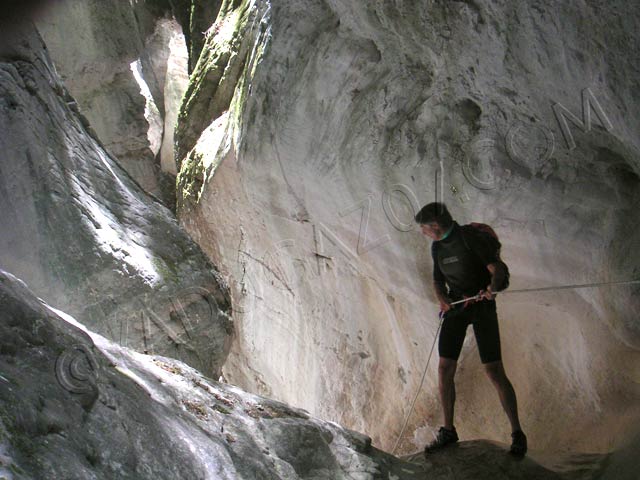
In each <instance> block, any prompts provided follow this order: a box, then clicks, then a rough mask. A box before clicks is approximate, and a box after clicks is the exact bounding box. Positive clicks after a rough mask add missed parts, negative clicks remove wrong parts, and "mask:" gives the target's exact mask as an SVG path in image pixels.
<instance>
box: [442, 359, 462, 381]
mask: <svg viewBox="0 0 640 480" xmlns="http://www.w3.org/2000/svg"><path fill="white" fill-rule="evenodd" d="M457 366H458V362H457V361H456V360H453V359H451V358H444V357H440V363H439V364H438V374H439V375H440V377H442V378H446V379H449V378H453V376H454V375H455V373H456V368H457Z"/></svg>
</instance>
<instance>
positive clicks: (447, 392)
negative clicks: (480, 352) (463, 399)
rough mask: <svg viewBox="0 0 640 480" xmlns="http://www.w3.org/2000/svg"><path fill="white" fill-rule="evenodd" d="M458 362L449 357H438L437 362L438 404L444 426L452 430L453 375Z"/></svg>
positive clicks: (454, 394)
mask: <svg viewBox="0 0 640 480" xmlns="http://www.w3.org/2000/svg"><path fill="white" fill-rule="evenodd" d="M457 367H458V362H457V361H455V360H452V359H450V358H443V357H440V363H439V364H438V387H439V389H440V404H441V405H442V410H443V413H444V428H446V429H448V430H453V411H454V406H455V403H456V386H455V383H454V377H455V374H456V368H457Z"/></svg>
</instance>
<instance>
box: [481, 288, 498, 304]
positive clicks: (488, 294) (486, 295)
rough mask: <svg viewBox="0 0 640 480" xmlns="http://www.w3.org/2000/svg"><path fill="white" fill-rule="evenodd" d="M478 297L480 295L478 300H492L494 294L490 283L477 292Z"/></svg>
mask: <svg viewBox="0 0 640 480" xmlns="http://www.w3.org/2000/svg"><path fill="white" fill-rule="evenodd" d="M478 297H480V298H479V299H478V301H480V300H493V299H494V298H496V294H495V293H493V290H491V285H489V286H488V287H487V289H486V290H480V291H479V292H478Z"/></svg>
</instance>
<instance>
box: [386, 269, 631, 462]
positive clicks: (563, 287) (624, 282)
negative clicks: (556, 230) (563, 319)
mask: <svg viewBox="0 0 640 480" xmlns="http://www.w3.org/2000/svg"><path fill="white" fill-rule="evenodd" d="M636 283H637V284H640V280H622V281H618V282H597V283H582V284H574V285H558V286H552V287H539V288H521V289H517V290H506V291H504V292H496V294H495V295H497V294H498V293H500V294H506V293H525V292H544V291H549V290H566V289H576V288H591V287H602V286H605V285H631V284H636ZM480 298H482V297H481V296H480V295H476V296H474V297H467V298H464V299H462V300H458V301H455V302H451V303H450V304H449V305H451V306H453V305H458V304H460V303H467V302H469V301H474V300H479V299H480ZM444 313H445V312H442V311H441V312H440V315H439V317H440V323H439V324H438V329H437V330H436V335H435V338H434V339H433V344H432V345H431V350H429V356H428V357H427V365H426V366H425V367H424V372H423V373H422V379H421V380H420V385H419V386H418V391H417V392H416V395H415V397H414V398H413V401H412V402H411V407H410V408H409V411H408V412H407V415H406V416H405V419H404V423H403V424H402V428H401V429H400V433H399V434H398V439H397V440H396V443H395V445H394V446H393V450H391V454H392V455H395V453H396V449H397V448H398V445H400V441H401V440H402V435H403V434H404V431H405V429H406V428H407V425H408V423H409V418H410V417H411V414H412V413H413V409H414V407H415V406H416V401H417V400H418V396H419V395H420V391H421V390H422V385H424V380H425V378H426V376H427V370H428V369H429V362H431V355H432V354H433V349H434V347H435V346H436V342H437V341H438V334H439V333H440V329H441V328H442V322H443V321H444Z"/></svg>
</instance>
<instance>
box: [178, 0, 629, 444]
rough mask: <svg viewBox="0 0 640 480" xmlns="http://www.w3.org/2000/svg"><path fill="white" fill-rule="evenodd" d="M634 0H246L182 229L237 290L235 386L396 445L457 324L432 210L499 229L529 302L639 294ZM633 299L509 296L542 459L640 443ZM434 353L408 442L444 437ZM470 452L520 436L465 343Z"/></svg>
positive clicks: (205, 101)
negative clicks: (449, 311) (436, 266)
mask: <svg viewBox="0 0 640 480" xmlns="http://www.w3.org/2000/svg"><path fill="white" fill-rule="evenodd" d="M639 19H640V11H639V10H638V8H637V7H635V6H631V5H629V4H628V3H625V2H616V1H614V2H597V1H594V2H587V3H585V2H563V3H561V4H560V3H558V2H551V1H536V2H524V1H519V2H507V1H498V2H496V1H491V2H489V1H460V2H440V1H428V2H411V1H397V2H383V1H373V2H352V1H341V0H326V1H321V0H308V1H304V2H292V1H279V2H263V1H248V0H247V1H226V2H223V5H222V7H221V10H220V14H219V16H218V18H217V20H216V23H215V25H214V27H213V28H212V29H211V34H210V35H209V36H208V37H207V39H206V42H205V44H204V47H203V50H202V53H201V56H200V58H199V60H198V62H197V64H196V66H195V68H194V70H193V72H192V74H191V77H190V85H189V87H188V89H187V92H186V94H185V97H184V101H183V105H182V108H181V114H180V118H179V121H178V127H177V130H176V135H177V136H176V142H177V144H176V146H177V153H178V162H179V169H180V171H179V174H178V217H179V219H180V222H181V224H182V225H183V226H184V227H185V228H186V229H187V231H188V232H189V233H190V234H191V236H192V237H193V238H194V239H195V240H196V241H197V242H198V243H199V244H200V245H201V246H202V248H203V249H204V250H205V252H206V253H207V254H208V256H209V258H211V259H212V261H213V262H214V263H215V264H216V265H218V266H219V268H220V269H221V272H222V273H223V275H225V276H226V278H228V279H229V284H230V288H231V295H232V303H233V307H234V312H235V320H236V322H237V333H238V335H237V337H236V339H235V342H234V344H233V346H232V349H231V354H230V356H229V359H228V361H227V363H226V364H225V366H224V368H223V371H224V373H225V375H226V378H228V379H229V381H231V382H232V383H236V384H238V385H241V386H242V387H243V388H246V389H249V390H250V391H253V392H258V393H261V394H267V395H270V396H273V397H275V398H278V399H280V400H283V401H286V402H288V403H290V404H293V405H297V406H300V407H303V408H305V409H307V410H309V411H310V412H312V413H314V414H315V415H318V416H320V417H322V418H326V419H330V420H333V421H336V422H340V423H342V424H344V425H348V426H349V427H351V428H354V429H357V430H364V431H367V432H368V433H369V434H370V435H371V436H372V437H373V441H374V444H377V445H380V446H382V447H384V448H387V449H391V448H392V447H393V445H394V444H395V442H396V440H397V437H398V435H399V431H400V428H401V425H402V422H403V419H404V417H405V415H406V414H407V413H408V408H409V404H410V402H411V401H412V399H413V398H414V395H415V394H416V392H417V389H418V386H419V382H420V378H421V375H422V372H423V370H424V368H425V364H426V362H427V356H428V352H429V349H430V347H431V345H432V343H433V341H434V338H435V335H436V332H437V328H438V307H437V302H436V300H435V297H434V294H433V291H432V287H431V269H432V263H431V258H430V254H429V241H428V240H427V239H426V238H425V237H423V236H421V235H420V233H419V231H418V229H417V227H416V225H415V223H414V222H413V215H414V214H415V213H416V212H417V211H418V209H419V208H420V207H421V206H422V205H424V204H425V203H428V202H430V201H433V200H434V199H436V198H437V199H441V200H443V201H445V202H446V203H447V204H448V205H449V207H450V210H451V211H452V213H453V215H454V217H455V219H456V220H458V221H459V222H460V223H468V222H471V221H480V222H484V223H488V224H490V225H492V226H493V227H494V228H495V230H496V231H497V233H498V235H499V236H500V239H501V241H502V243H503V249H502V251H503V258H504V259H505V261H506V262H507V263H508V265H509V267H510V269H511V274H512V277H511V290H512V291H515V290H521V289H530V288H536V287H548V286H566V285H582V284H590V283H601V282H613V281H622V280H631V279H636V280H637V279H638V274H639V273H640V257H638V255H637V254H636V253H635V252H637V249H638V247H639V246H640V228H638V222H637V220H638V200H639V195H640V188H639V187H640V176H639V174H640V155H639V150H638V148H639V147H640V137H639V136H638V132H639V131H640V125H639V124H638V123H639V122H640V120H639V118H640V116H639V115H638V113H639V108H640V102H639V98H638V94H637V79H638V67H637V66H638V65H639V64H640V62H638V53H637V52H638V50H637V49H636V48H635V46H637V45H638V38H637V34H636V29H635V27H634V25H635V24H637V22H638V20H639ZM638 292H639V290H638V285H637V284H624V285H607V286H600V287H591V288H568V289H562V290H545V291H539V292H523V293H505V294H503V295H500V296H499V297H498V300H497V302H498V313H499V317H500V325H501V334H502V345H503V358H504V361H505V365H506V369H507V372H508V374H509V376H510V378H511V380H512V381H513V383H514V385H515V388H516V391H517V393H518V398H519V402H520V411H521V416H522V421H523V425H524V428H525V431H527V432H528V434H529V438H530V443H531V445H532V446H534V448H539V449H543V450H544V449H551V450H554V449H561V450H574V451H575V450H581V451H604V450H609V449H611V448H613V447H615V446H616V445H617V442H619V441H620V440H621V439H623V438H627V437H628V436H629V435H631V434H632V433H633V432H634V431H635V430H637V425H638V420H639V418H640V416H639V415H640V409H639V408H638V401H637V400H638V395H639V393H640V391H639V381H640V352H639V348H640V323H638V317H637V312H638V311H640V298H639V296H638ZM436 370H437V358H434V359H432V361H431V364H430V366H429V370H428V372H427V377H426V381H425V384H424V386H423V390H422V393H421V395H420V396H419V398H418V401H417V403H416V409H415V412H413V414H412V415H411V417H410V419H409V428H408V430H407V433H406V434H405V436H404V438H403V439H402V441H401V445H400V448H401V449H402V450H404V451H413V450H416V449H419V448H421V446H422V445H423V444H424V443H425V442H426V441H428V440H429V439H430V438H431V432H433V431H434V429H435V428H437V427H438V426H439V424H440V422H441V416H440V411H439V406H438V401H437V393H436V392H437V388H436V382H437V380H436V378H437V375H436ZM457 389H458V390H457V391H458V403H457V410H456V411H457V418H456V423H457V425H458V430H459V432H461V435H462V436H463V438H475V437H481V438H490V439H496V440H504V439H505V438H508V435H509V433H510V431H509V425H508V422H507V420H506V417H505V416H504V414H503V413H502V411H501V408H500V405H499V402H498V398H497V395H496V393H495V391H494V390H493V387H492V386H491V385H490V382H489V381H488V380H487V378H486V377H485V376H484V372H483V368H482V366H481V364H480V361H479V358H478V354H477V348H476V346H475V340H474V339H473V338H472V334H471V333H469V336H468V339H467V341H466V342H465V345H464V348H463V353H462V356H461V359H460V362H459V371H458V374H457Z"/></svg>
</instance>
